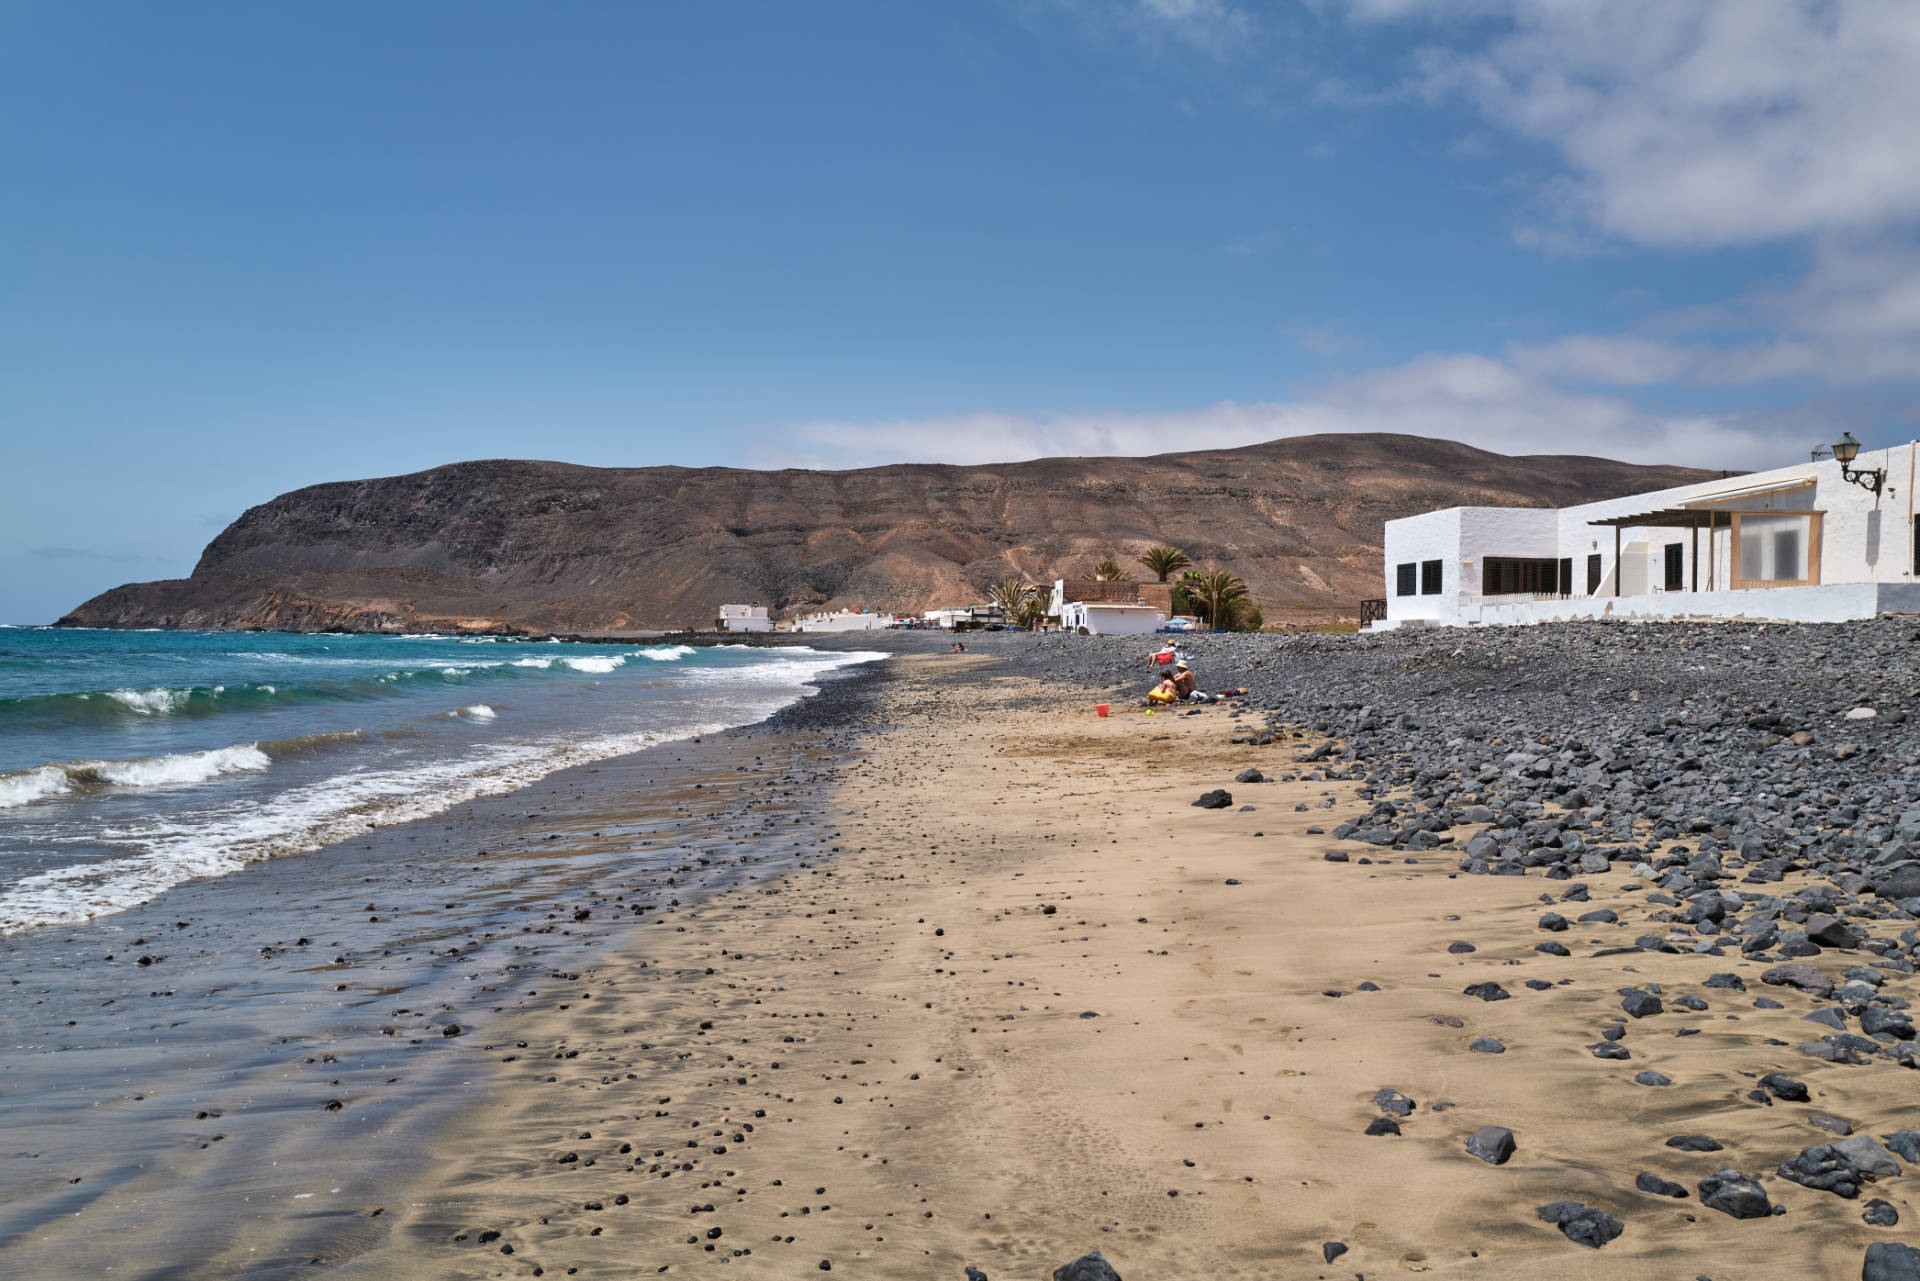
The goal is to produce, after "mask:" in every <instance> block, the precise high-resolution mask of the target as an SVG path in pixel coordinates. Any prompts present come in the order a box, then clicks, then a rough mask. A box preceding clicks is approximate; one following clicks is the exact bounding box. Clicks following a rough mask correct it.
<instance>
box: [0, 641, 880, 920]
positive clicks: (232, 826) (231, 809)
mask: <svg viewBox="0 0 1920 1281" xmlns="http://www.w3.org/2000/svg"><path fill="white" fill-rule="evenodd" d="M794 652H795V653H796V657H795V658H793V659H787V660H784V661H780V662H769V663H756V664H749V665H744V666H742V667H740V668H738V669H736V671H737V677H735V678H732V679H729V680H727V682H726V683H728V684H735V683H736V682H737V683H738V684H739V686H740V687H739V688H737V689H732V690H728V691H726V692H724V693H722V692H721V691H719V690H716V691H715V694H716V697H714V698H713V699H711V700H703V703H704V704H705V706H706V708H707V710H706V712H705V714H704V715H703V717H702V719H701V720H700V721H699V722H693V723H686V722H683V723H681V724H679V725H675V726H672V727H663V728H658V729H649V730H644V731H631V732H626V733H615V734H603V735H600V736H597V737H592V738H586V739H577V738H570V737H566V738H555V739H551V740H549V741H545V742H532V743H503V744H489V745H487V746H485V747H482V748H479V749H477V750H475V751H473V752H472V753H471V754H469V755H466V756H463V757H459V758H455V759H448V760H439V761H432V762H426V763H415V764H408V765H403V766H396V767H394V768H389V769H380V768H371V769H356V770H349V771H347V772H344V773H340V774H335V775H332V776H330V777H327V778H324V779H321V780H319V781H317V782H312V783H307V784H303V785H299V786H295V787H292V788H290V789H289V790H287V791H285V792H282V793H280V794H278V795H274V796H269V797H267V798H264V799H262V798H259V797H247V798H244V799H241V798H235V799H231V800H228V801H223V802H219V803H216V804H213V805H209V806H207V807H204V808H201V809H197V810H195V811H192V812H189V813H174V814H172V815H170V816H168V817H165V818H145V819H141V820H136V821H134V822H132V823H129V824H126V825H121V826H114V825H109V824H105V823H102V824H100V825H98V826H96V827H93V828H90V829H89V831H88V833H87V836H86V840H87V842H88V843H89V844H95V843H100V842H105V843H109V844H113V845H118V846H121V847H123V848H126V849H128V850H131V851H133V852H132V853H129V854H128V855H126V856H124V857H119V858H112V859H106V860H101V861H96V862H91V863H80V864H73V865H70V866H66V867H57V868H51V869H49V870H47V871H44V872H40V873H36V874H35V875H32V876H28V877H24V878H22V879H21V880H19V881H18V882H16V883H14V884H13V885H11V886H8V887H6V888H5V889H4V890H0V933H10V932H13V931H16V930H21V929H29V928H32V927H35V926H41V925H52V924H58V923H67V922H75V921H83V920H88V919H91V918H93V917H96V916H101V915H105V914H108V913H112V912H117V911H121V910H124V909H126V908H129V907H133V906H135V905H137V904H140V903H144V902H146V901H147V900H149V899H151V898H154V897H155V896H156V895H159V894H161V893H164V892H165V891H166V890H168V889H171V888H172V887H174V886H176V885H180V884H182V883H184V882H187V881H190V880H196V879H199V878H202V877H209V876H224V875H227V874H228V873H231V872H235V871H238V870H240V869H241V868H243V867H245V866H246V865H248V864H249V863H255V862H259V861H261V860H263V859H268V858H274V857H278V856H282V855H288V854H298V853H302V852H305V851H308V850H314V849H319V848H321V847H322V846H326V845H332V844H335V843H337V842H339V841H343V840H348V839H351V838H353V837H356V836H360V835H363V834H365V833H366V832H369V831H372V830H373V829H375V828H379V827H387V826H391V825H393V824H397V823H406V822H411V821H413V820H416V819H421V818H426V817H430V816H432V815H434V814H439V813H442V812H444V811H445V810H447V809H449V808H451V807H453V806H455V805H460V804H463V803H465V802H467V801H470V800H473V799H475V798H477V797H481V796H492V795H498V794H500V793H503V792H511V791H514V790H517V789H519V788H522V787H525V786H527V785H528V784H529V783H532V782H534V781H535V780H537V779H539V778H542V777H544V776H546V775H548V774H552V773H554V772H556V771H559V770H563V769H568V768H571V767H573V766H576V765H582V764H586V763H588V762H591V761H596V760H604V759H606V758H608V757H612V756H622V755H626V754H628V753H631V752H637V751H640V750H642V749H644V748H647V747H651V746H654V745H656V744H659V743H662V742H668V741H673V740H678V739H684V738H692V737H697V736H699V735H703V734H712V733H717V732H719V731H720V730H722V729H725V728H728V727H730V726H733V725H746V724H752V723H753V722H755V721H758V720H762V719H764V718H765V717H767V716H770V715H772V714H773V713H774V712H776V711H778V710H779V709H780V708H781V707H784V706H786V705H787V704H788V703H791V702H793V701H794V700H795V699H796V698H799V697H805V696H807V695H808V694H810V693H813V692H816V691H815V690H814V689H813V688H812V687H811V686H809V685H807V684H806V683H805V682H806V679H807V678H809V677H813V676H817V675H819V674H821V673H822V672H825V671H828V670H830V669H832V668H836V667H841V666H846V665H849V664H853V663H860V662H865V661H869V660H872V659H877V658H883V657H885V655H883V654H874V653H844V654H831V655H828V654H813V653H806V654H799V653H798V652H797V651H794ZM717 670H719V669H707V670H706V671H704V672H703V670H702V669H699V668H692V669H688V671H687V672H686V676H687V677H694V676H697V675H707V676H710V675H712V673H713V672H714V671H717ZM756 676H757V677H758V678H759V679H758V681H757V682H756V681H754V680H753V679H752V678H754V677H756ZM471 706H474V707H478V706H480V704H473V705H471ZM247 746H254V747H255V749H256V750H257V745H247ZM235 750H236V749H220V751H222V752H232V751H235ZM192 755H209V754H207V753H195V754H192ZM158 759H164V758H158ZM241 759H244V758H243V757H240V756H235V757H231V758H229V760H230V761H238V760H241ZM261 759H265V756H264V753H263V754H262V757H261ZM128 764H131V763H128ZM234 767H235V768H247V766H234ZM8 777H13V776H8ZM22 786H24V785H22Z"/></svg>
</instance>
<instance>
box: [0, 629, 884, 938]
mask: <svg viewBox="0 0 1920 1281" xmlns="http://www.w3.org/2000/svg"><path fill="white" fill-rule="evenodd" d="M879 657H881V656H880V655H878V654H871V653H822V652H819V651H815V650H810V649H806V648H803V647H782V648H763V649H749V648H745V647H730V646H722V647H706V648H694V647H691V646H686V645H675V644H670V643H661V644H633V645H576V644H563V643H558V642H550V641H549V642H533V641H516V640H508V639H496V638H480V637H448V636H348V635H299V636H296V635H285V634H279V633H257V632H153V631H141V632H121V631H95V630H74V629H54V628H4V629H0V933H13V932H17V931H20V930H24V929H32V928H35V927H39V926H47V925H56V924H62V923H70V922H76V921H83V920H88V919H91V918H93V917H97V916H101V915H103V914H107V913H111V912H115V911H119V910H123V909H125V908H128V907H131V906H133V905H135V904H138V903H143V902H146V901H147V900H149V899H151V898H154V897H155V896H157V895H159V894H162V893H164V892H166V891H167V890H168V889H169V888H171V887H173V886H175V885H179V884H181V883H183V882H185V881H188V880H192V879H195V878H200V877H211V876H224V875H227V874H230V873H236V872H242V871H243V869H245V868H246V867H247V866H248V865H249V864H252V863H256V862H259V861H260V860H262V859H269V858H278V857H295V856H298V855H300V854H302V853H304V852H307V851H311V850H315V849H318V848H320V847H322V846H325V845H329V844H332V843H334V842H337V841H341V840H345V839H348V838H350V837H353V836H356V835H359V834H361V833H364V832H366V831H368V830H370V829H372V828H375V827H382V826H386V825H389V824H394V823H402V822H406V821H408V820H411V819H415V818H421V817H425V816H428V815H432V814H436V813H439V812H441V811H443V810H445V809H447V808H448V807H450V806H453V805H456V804H459V803H461V802H463V801H468V800H472V799H474V798H475V797H479V796H485V795H492V794H498V793H502V792H507V791H511V790H513V789H515V788H518V787H522V786H525V785H526V784H527V783H530V782H532V781H533V780H535V779H537V778H540V777H542V776H543V775H546V774H550V773H553V772H554V771H556V770H560V769H565V768H568V767H570V766H574V765H579V764H582V763H585V762H587V761H592V760H597V759H604V758H606V757H610V756H617V755H624V754H626V753H629V752H634V751H639V750H641V749H644V748H647V747H650V746H653V745H655V744H658V743H662V742H667V741H671V740H674V739H681V738H688V737H692V736H695V735H699V734H703V733H712V732H715V731H717V730H720V729H723V728H727V727H730V726H735V725H744V724H751V723H752V722H755V721H758V720H761V719H764V718H765V717H767V716H769V715H771V714H773V713H774V712H775V711H777V710H779V709H780V708H781V707H783V706H785V705H787V704H788V703H791V702H793V701H794V700H795V699H798V698H801V697H804V696H805V695H807V694H810V693H813V692H815V687H814V686H813V685H811V684H810V683H809V682H810V681H812V680H813V679H815V678H817V677H819V676H821V675H822V674H823V673H825V672H828V671H831V670H833V669H834V668H837V667H842V666H845V665H847V664H849V663H858V662H864V661H868V660H871V659H875V658H879Z"/></svg>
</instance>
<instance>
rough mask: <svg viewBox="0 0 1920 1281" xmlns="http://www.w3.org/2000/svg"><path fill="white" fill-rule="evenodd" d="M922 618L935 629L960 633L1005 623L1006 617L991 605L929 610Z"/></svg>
mask: <svg viewBox="0 0 1920 1281" xmlns="http://www.w3.org/2000/svg"><path fill="white" fill-rule="evenodd" d="M922 617H923V618H924V619H925V620H926V621H927V622H929V623H932V624H933V625H934V626H936V627H944V628H947V629H948V630H950V631H961V632H964V631H975V630H978V629H979V628H982V627H988V626H991V625H992V624H994V623H1004V622H1006V621H1007V618H1006V615H1004V614H1002V613H1001V612H1000V610H999V609H998V608H997V607H995V606H993V605H948V606H946V607H944V608H941V609H930V610H928V611H926V613H925V614H923V615H922Z"/></svg>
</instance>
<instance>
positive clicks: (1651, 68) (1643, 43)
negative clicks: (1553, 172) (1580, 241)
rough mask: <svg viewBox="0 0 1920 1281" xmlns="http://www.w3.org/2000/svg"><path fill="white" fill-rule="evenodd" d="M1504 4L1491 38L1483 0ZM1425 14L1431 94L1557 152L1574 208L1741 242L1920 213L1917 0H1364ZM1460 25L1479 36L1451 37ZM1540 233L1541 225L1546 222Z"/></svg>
mask: <svg viewBox="0 0 1920 1281" xmlns="http://www.w3.org/2000/svg"><path fill="white" fill-rule="evenodd" d="M1491 10H1501V11H1504V14H1505V18H1506V21H1505V22H1504V23H1503V24H1502V26H1503V28H1504V29H1503V30H1502V32H1501V33H1500V34H1499V35H1498V36H1497V37H1496V38H1494V39H1492V40H1491V41H1488V40H1486V39H1485V37H1486V35H1487V24H1486V22H1485V21H1484V15H1485V14H1487V13H1488V12H1489V11H1491ZM1349 11H1350V12H1351V13H1352V14H1354V15H1355V16H1356V17H1358V18H1361V19H1363V20H1367V21H1373V22H1407V21H1410V20H1415V19H1419V20H1423V25H1422V27H1421V30H1422V31H1423V32H1431V33H1433V34H1435V35H1436V36H1437V37H1438V41H1437V42H1436V43H1435V44H1433V45H1431V46H1429V47H1428V48H1426V49H1425V50H1424V51H1423V52H1422V55H1421V57H1420V59H1419V66H1420V71H1419V76H1418V79H1419V81H1420V83H1421V85H1422V87H1423V88H1424V89H1425V90H1426V92H1427V93H1428V94H1430V95H1432V96H1434V97H1435V98H1443V97H1458V98H1463V99H1465V100H1467V101H1469V102H1471V103H1472V104H1474V105H1475V106H1476V107H1477V108H1478V109H1479V110H1480V111H1481V112H1483V113H1484V114H1485V115H1486V116H1487V117H1488V118H1489V119H1490V120H1491V121H1492V122H1494V123H1495V124H1498V125H1500V126H1501V127H1503V128H1505V129H1507V130H1509V131H1510V132H1512V133H1514V134H1517V135H1519V136H1521V137H1523V138H1527V139H1530V140H1533V141H1536V142H1539V143H1543V144H1546V145H1548V146H1550V147H1553V148H1554V149H1556V150H1557V151H1558V152H1559V153H1560V155H1561V156H1562V157H1563V158H1564V159H1565V161H1566V163H1567V165H1568V166H1569V168H1570V170H1571V181H1570V182H1569V183H1568V184H1567V185H1566V186H1565V187H1564V188H1562V189H1560V190H1558V191H1557V192H1556V193H1555V195H1556V197H1557V203H1558V205H1559V207H1560V209H1561V211H1562V212H1563V213H1564V214H1565V215H1567V216H1568V217H1569V218H1570V219H1571V220H1573V221H1576V222H1579V223H1584V224H1587V225H1591V226H1593V227H1596V228H1599V229H1600V230H1602V231H1605V232H1608V233H1611V234H1614V235H1618V236H1622V237H1625V238H1626V239H1628V240H1632V241H1635V242H1638V243H1641V244H1648V245H1671V246H1709V245H1738V244H1751V243H1758V242H1764V241H1769V240H1777V239H1781V238H1787V237H1797V236H1806V235H1816V234H1822V233H1829V232H1835V231H1862V230H1873V229H1879V228H1883V227H1886V226H1889V225H1894V224H1903V223H1907V222H1910V221H1912V220H1914V219H1915V218H1917V217H1920V165H1916V164H1914V163H1913V144H1912V136H1913V130H1914V123H1913V122H1914V121H1916V120H1920V5H1914V4H1902V3H1886V2H1884V0H1687V2H1685V3H1674V2H1673V0H1560V2H1557V3H1541V2H1538V0H1509V3H1507V4H1503V5H1490V4H1474V5H1461V4H1458V3H1442V2H1441V0H1427V2H1425V3H1420V2H1417V0H1354V2H1353V3H1352V4H1351V5H1350V8H1349ZM1456 33H1464V37H1465V40H1466V41H1470V42H1474V43H1472V44H1470V45H1469V44H1467V43H1460V44H1450V43H1448V42H1447V40H1448V37H1449V36H1454V35H1455V34H1456ZM1535 234H1542V233H1540V232H1539V231H1538V230H1537V229H1536V232H1535Z"/></svg>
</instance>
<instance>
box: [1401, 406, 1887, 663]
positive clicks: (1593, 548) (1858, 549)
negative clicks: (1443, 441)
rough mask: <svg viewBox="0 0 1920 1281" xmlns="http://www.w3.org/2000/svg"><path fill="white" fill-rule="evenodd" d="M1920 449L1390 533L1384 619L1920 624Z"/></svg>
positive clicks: (1473, 512) (1480, 511)
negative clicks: (1883, 617) (1917, 616)
mask: <svg viewBox="0 0 1920 1281" xmlns="http://www.w3.org/2000/svg"><path fill="white" fill-rule="evenodd" d="M1917 453H1920V450H1917V448H1916V446H1915V445H1914V444H1911V443H1909V444H1906V445H1901V446H1897V447H1895V448H1892V449H1884V450H1877V451H1874V452H1873V453H1871V454H1868V453H1862V454H1860V455H1859V456H1858V457H1857V458H1856V459H1854V460H1853V462H1852V464H1851V466H1850V467H1848V468H1846V469H1845V472H1844V474H1843V468H1842V465H1841V463H1839V462H1837V461H1834V460H1831V459H1829V460H1825V461H1817V462H1805V463H1799V464H1797V465H1794V466H1791V467H1781V468H1776V469H1775V470H1773V471H1765V472H1756V473H1753V474H1750V475H1744V476H1731V477H1728V478H1726V479H1724V480H1710V481H1703V482H1700V483H1699V484H1694V485H1682V486H1679V487H1677V488H1674V489H1662V490H1656V491H1654V492H1652V493H1646V494H1635V495H1633V496H1631V497H1627V498H1614V499H1608V500H1606V501H1604V502H1597V503H1583V504H1581V505H1580V506H1578V507H1566V508H1561V509H1558V510H1555V509H1552V508H1524V507H1449V508H1446V509H1444V510H1441V511H1433V512H1427V513H1425V514H1423V515H1420V516H1410V517H1407V518H1406V519H1404V520H1390V521H1388V522H1387V525H1386V540H1385V541H1386V580H1387V581H1386V599H1387V608H1386V619H1385V620H1384V621H1383V622H1376V623H1374V624H1373V627H1374V629H1375V630H1384V629H1389V628H1394V627H1402V626H1407V625H1416V626H1420V625H1425V626H1470V625H1473V624H1479V623H1537V622H1549V621H1562V620H1569V619H1596V618H1621V619H1657V618H1679V619H1686V618H1694V619H1710V618H1740V619H1756V620H1759V619H1765V620H1775V619H1778V620H1783V621H1802V622H1838V621H1841V620H1843V619H1849V618H1870V617H1872V616H1874V615H1875V614H1888V613H1899V614H1906V613H1920V527H1916V525H1915V522H1914V484H1915V479H1916V477H1915V467H1916V462H1920V458H1917V457H1916V454H1917Z"/></svg>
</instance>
